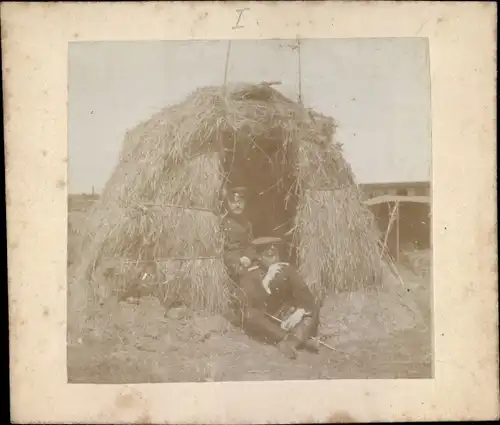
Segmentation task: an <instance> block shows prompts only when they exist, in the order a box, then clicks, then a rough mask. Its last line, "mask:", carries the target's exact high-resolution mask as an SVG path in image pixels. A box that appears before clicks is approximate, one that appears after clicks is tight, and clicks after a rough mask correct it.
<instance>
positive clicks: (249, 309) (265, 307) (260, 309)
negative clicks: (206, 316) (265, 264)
mask: <svg viewBox="0 0 500 425" xmlns="http://www.w3.org/2000/svg"><path fill="white" fill-rule="evenodd" d="M264 276H265V271H264V270H263V269H261V268H259V269H257V270H253V271H250V272H248V273H247V274H246V275H244V276H243V278H242V280H241V290H242V296H243V299H241V300H240V301H241V302H240V308H241V311H240V314H241V326H242V328H243V329H244V331H245V332H246V333H247V334H248V335H249V336H252V337H255V338H258V339H263V340H264V341H266V342H268V343H278V342H279V341H281V340H283V339H284V338H285V337H289V336H290V335H291V336H292V337H293V338H294V339H295V340H296V346H297V347H300V346H302V345H303V344H304V343H305V342H306V341H307V340H308V338H309V337H311V336H316V335H317V332H318V326H319V308H318V307H317V305H316V303H315V301H314V297H313V295H312V293H311V291H310V290H309V288H308V287H307V285H306V284H305V283H304V281H303V280H302V278H301V277H300V276H299V274H298V273H297V271H296V270H295V269H294V268H293V267H292V266H287V267H286V268H285V269H283V270H282V271H281V272H280V274H279V275H278V276H277V277H275V278H274V280H273V281H272V282H271V284H270V290H271V294H269V293H268V292H267V291H266V290H265V289H264V287H263V285H262V279H263V278H264ZM290 308H302V309H304V310H305V311H306V312H307V315H306V317H304V318H303V319H302V320H301V321H300V322H299V324H298V325H297V326H296V327H295V328H294V329H293V330H292V332H291V334H290V333H289V332H288V331H286V330H284V329H282V328H281V324H280V322H278V321H277V320H275V319H273V318H271V317H269V315H271V316H274V317H276V318H278V319H280V320H285V319H286V317H284V316H283V313H286V312H288V311H289V310H290Z"/></svg>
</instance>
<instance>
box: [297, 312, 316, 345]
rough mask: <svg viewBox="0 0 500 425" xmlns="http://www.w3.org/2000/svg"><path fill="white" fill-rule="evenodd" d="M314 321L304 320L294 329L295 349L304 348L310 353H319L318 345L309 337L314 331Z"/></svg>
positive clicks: (310, 319)
mask: <svg viewBox="0 0 500 425" xmlns="http://www.w3.org/2000/svg"><path fill="white" fill-rule="evenodd" d="M314 326H315V323H314V320H313V319H312V318H311V317H306V318H304V319H303V320H302V321H301V322H300V323H299V324H298V325H297V326H296V327H295V329H294V332H293V334H294V336H295V339H296V340H297V348H304V349H306V350H307V351H310V352H312V353H317V352H318V351H319V343H318V342H317V341H315V340H312V339H310V338H309V337H310V336H311V334H312V333H313V330H314Z"/></svg>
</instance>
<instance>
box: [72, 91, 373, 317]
mask: <svg viewBox="0 0 500 425" xmlns="http://www.w3.org/2000/svg"><path fill="white" fill-rule="evenodd" d="M335 128H336V126H335V123H334V121H333V119H331V118H328V117H325V116H323V115H321V114H318V113H316V112H314V111H312V110H310V109H307V108H304V107H303V106H302V105H300V104H297V103H295V102H293V101H291V100H289V99H287V98H286V97H284V96H283V95H282V94H281V93H280V92H279V91H277V90H276V89H274V88H272V87H271V85H270V84H267V83H262V84H259V85H248V84H239V85H234V86H224V87H205V88H201V89H198V90H196V91H195V92H194V93H192V94H191V95H190V96H188V97H187V98H186V99H185V101H183V102H182V103H180V104H178V105H175V106H172V107H168V108H165V109H163V110H162V111H160V112H159V113H157V114H156V115H154V116H153V117H151V119H149V120H148V121H146V122H144V123H142V124H140V125H139V126H138V127H136V128H135V129H133V130H131V131H130V132H128V133H127V135H126V137H125V141H124V145H123V149H122V152H121V155H120V161H119V164H118V166H117V167H116V169H115V171H114V173H113V175H112V176H111V178H110V180H109V181H108V183H107V185H106V187H105V189H104V191H103V193H102V195H101V197H100V200H99V201H98V202H97V203H96V204H95V206H94V209H93V211H92V212H91V214H90V217H89V221H88V223H87V228H86V237H85V239H84V240H83V242H82V248H81V257H80V260H79V263H78V264H77V265H76V266H75V269H74V270H73V278H74V279H75V282H78V285H89V286H88V287H89V288H91V289H92V290H91V293H92V294H93V295H95V296H97V298H99V299H102V298H104V297H106V296H107V295H108V294H109V291H110V290H111V289H113V288H116V287H117V286H120V285H128V284H130V283H132V282H133V281H134V279H136V278H140V276H141V275H144V272H145V271H149V272H151V274H152V275H154V276H155V281H156V282H158V283H159V284H160V287H161V288H162V290H163V295H164V296H165V297H166V298H167V299H178V298H180V299H182V300H183V301H187V302H189V303H191V305H192V306H193V307H194V308H199V309H207V310H211V311H220V310H221V309H224V307H225V305H226V302H227V301H228V291H227V284H228V283H227V282H228V278H227V275H226V272H225V269H224V265H223V261H222V258H221V256H222V252H221V251H222V236H221V233H220V231H219V223H220V218H221V207H222V203H221V196H220V194H221V189H222V188H223V187H224V185H225V184H226V183H228V182H230V183H232V184H244V185H246V186H247V187H249V189H250V192H251V193H253V194H254V196H255V198H254V199H253V200H252V199H250V201H249V204H250V205H254V206H255V205H257V206H258V211H250V216H251V218H253V222H254V229H255V233H256V236H258V235H262V234H269V233H270V232H275V233H277V232H279V233H280V234H281V235H283V234H285V233H288V234H289V235H290V238H289V239H288V246H289V247H290V250H289V251H288V253H289V254H290V258H291V259H292V261H295V262H296V264H297V266H298V268H299V271H300V273H301V274H302V276H303V277H304V279H305V280H306V282H307V283H308V284H309V285H310V287H311V288H312V289H313V290H314V291H315V293H316V294H318V296H322V295H323V294H324V293H325V292H326V291H329V290H333V291H353V290H358V289H360V288H368V287H374V286H375V285H377V282H378V281H379V277H380V275H381V268H380V251H379V248H378V242H379V235H378V231H377V227H376V225H375V223H374V220H373V217H372V215H371V213H370V212H369V211H368V210H367V209H366V208H365V207H364V206H363V203H362V196H361V193H360V190H359V188H358V186H357V185H356V182H355V179H354V176H353V174H352V172H351V169H350V167H349V165H348V164H347V163H346V161H345V160H344V158H343V156H342V149H341V146H340V145H339V144H337V143H335V142H334V141H333V138H334V135H335ZM106 270H108V277H109V276H112V277H113V278H112V279H110V278H108V279H105V278H104V277H103V276H106Z"/></svg>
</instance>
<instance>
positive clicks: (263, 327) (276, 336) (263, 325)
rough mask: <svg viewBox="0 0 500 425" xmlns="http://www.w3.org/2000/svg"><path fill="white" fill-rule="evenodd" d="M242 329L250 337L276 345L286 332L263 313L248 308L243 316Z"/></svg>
mask: <svg viewBox="0 0 500 425" xmlns="http://www.w3.org/2000/svg"><path fill="white" fill-rule="evenodd" d="M242 327H243V329H244V330H245V332H247V333H248V334H249V335H251V336H255V337H258V338H260V339H263V340H265V341H266V342H268V343H271V344H276V343H278V342H280V341H281V340H283V339H284V338H285V337H286V335H287V332H286V331H285V330H283V329H281V327H280V326H279V324H277V323H275V322H274V321H272V320H271V319H269V318H268V317H267V316H266V314H265V313H264V312H263V311H260V310H258V309H255V308H249V309H247V310H246V311H245V314H244V316H243V323H242Z"/></svg>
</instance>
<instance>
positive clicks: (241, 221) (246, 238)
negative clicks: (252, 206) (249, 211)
mask: <svg viewBox="0 0 500 425" xmlns="http://www.w3.org/2000/svg"><path fill="white" fill-rule="evenodd" d="M225 203H226V208H227V213H226V215H225V216H224V217H223V219H222V225H221V228H222V231H223V232H224V263H225V265H226V268H227V270H228V273H229V276H230V277H231V279H233V280H234V281H235V282H236V283H239V281H240V279H241V276H242V275H243V273H245V272H246V271H247V269H248V267H250V265H251V264H252V261H253V260H254V259H255V249H254V248H253V246H252V244H251V241H252V224H251V223H250V221H249V220H248V218H247V217H246V214H245V212H246V211H245V208H246V188H244V187H235V188H232V189H229V191H228V193H227V195H226V197H225Z"/></svg>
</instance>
